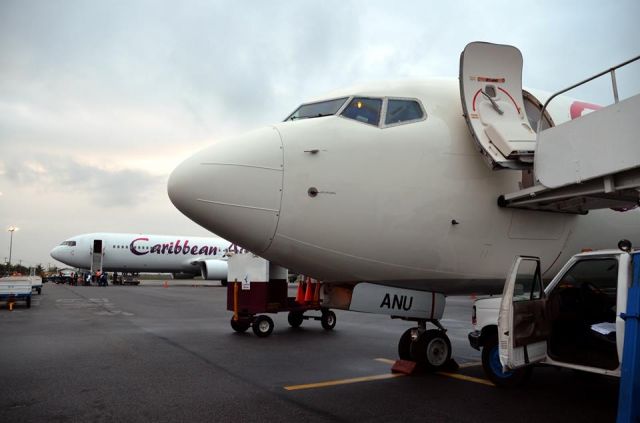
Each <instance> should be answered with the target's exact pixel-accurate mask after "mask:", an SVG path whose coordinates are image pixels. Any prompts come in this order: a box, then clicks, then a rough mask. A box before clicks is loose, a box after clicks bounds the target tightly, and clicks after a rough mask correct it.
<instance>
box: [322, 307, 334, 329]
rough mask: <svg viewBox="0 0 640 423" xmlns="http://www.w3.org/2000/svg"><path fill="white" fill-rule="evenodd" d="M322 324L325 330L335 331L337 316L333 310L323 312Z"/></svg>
mask: <svg viewBox="0 0 640 423" xmlns="http://www.w3.org/2000/svg"><path fill="white" fill-rule="evenodd" d="M320 324H321V325H322V329H324V330H333V328H335V327H336V314H335V313H334V312H333V311H331V310H322V317H320Z"/></svg>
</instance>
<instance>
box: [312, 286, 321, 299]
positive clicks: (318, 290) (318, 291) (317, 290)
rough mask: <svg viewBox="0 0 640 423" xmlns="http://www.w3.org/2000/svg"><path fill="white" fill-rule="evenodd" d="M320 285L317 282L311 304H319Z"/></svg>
mask: <svg viewBox="0 0 640 423" xmlns="http://www.w3.org/2000/svg"><path fill="white" fill-rule="evenodd" d="M320 285H322V284H321V283H320V282H318V283H317V284H316V289H315V291H314V292H313V302H314V303H319V302H320Z"/></svg>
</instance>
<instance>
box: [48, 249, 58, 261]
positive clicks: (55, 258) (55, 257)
mask: <svg viewBox="0 0 640 423" xmlns="http://www.w3.org/2000/svg"><path fill="white" fill-rule="evenodd" d="M49 255H50V256H51V257H52V258H53V259H54V260H58V261H60V247H59V246H56V247H53V249H52V250H51V251H50V252H49Z"/></svg>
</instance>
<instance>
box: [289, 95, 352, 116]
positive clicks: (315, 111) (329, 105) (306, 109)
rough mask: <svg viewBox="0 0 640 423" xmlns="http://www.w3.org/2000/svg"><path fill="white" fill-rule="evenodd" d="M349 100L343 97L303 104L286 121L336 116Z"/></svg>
mask: <svg viewBox="0 0 640 423" xmlns="http://www.w3.org/2000/svg"><path fill="white" fill-rule="evenodd" d="M347 98H348V97H343V98H336V99H335V100H327V101H321V102H318V103H311V104H303V105H302V106H300V107H298V109H297V110H296V111H295V112H293V113H292V114H291V115H290V116H289V117H288V118H286V119H285V121H291V120H298V119H308V118H315V117H322V116H331V115H335V114H336V113H337V112H338V110H340V108H341V107H342V105H343V104H344V102H345V101H347Z"/></svg>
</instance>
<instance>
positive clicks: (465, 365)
mask: <svg viewBox="0 0 640 423" xmlns="http://www.w3.org/2000/svg"><path fill="white" fill-rule="evenodd" d="M374 360H375V361H379V362H380V363H386V364H394V363H395V362H396V361H395V360H390V359H388V358H375V359H374ZM480 365H482V363H481V362H479V361H478V362H476V361H471V362H468V363H462V364H460V365H459V366H458V367H459V368H460V369H467V368H469V367H476V366H480ZM436 374H438V375H441V376H448V377H452V378H454V379H459V380H466V381H467V382H475V383H480V384H482V385H487V386H495V385H494V384H493V383H492V382H491V381H490V380H487V379H482V378H479V377H473V376H467V375H462V374H460V373H448V372H436Z"/></svg>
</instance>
